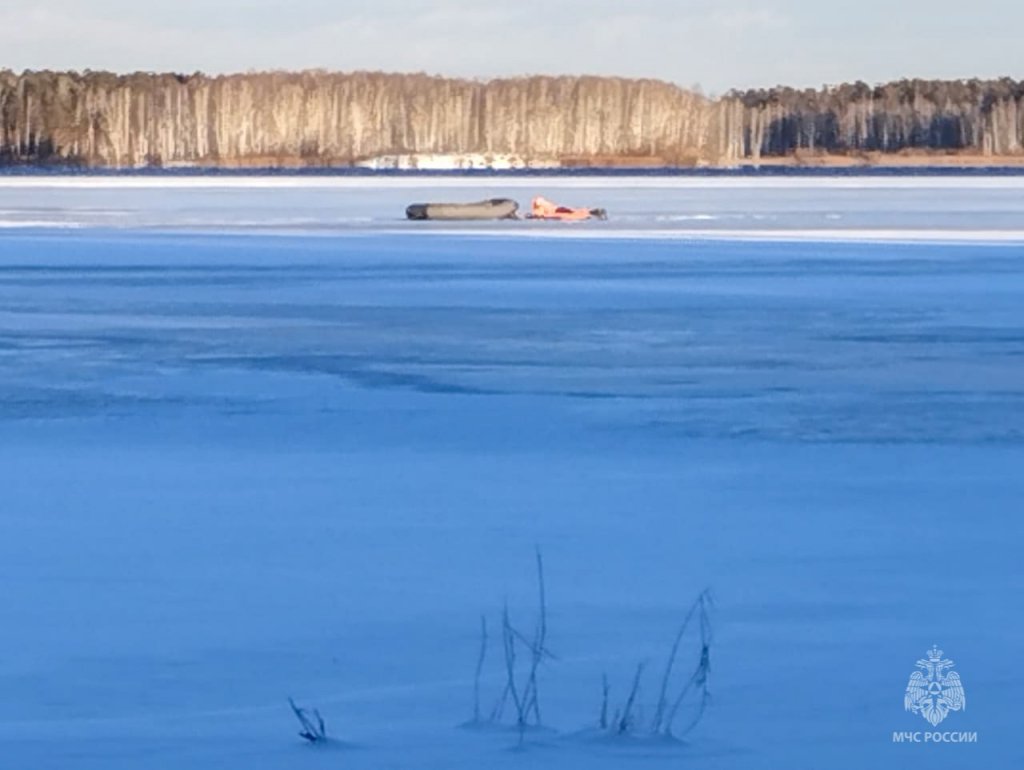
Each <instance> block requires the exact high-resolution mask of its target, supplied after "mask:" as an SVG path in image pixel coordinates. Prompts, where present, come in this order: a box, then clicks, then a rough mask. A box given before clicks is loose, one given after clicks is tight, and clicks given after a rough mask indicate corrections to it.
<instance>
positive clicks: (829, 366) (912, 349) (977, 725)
mask: <svg viewBox="0 0 1024 770" xmlns="http://www.w3.org/2000/svg"><path fill="white" fill-rule="evenodd" d="M535 193H537V194H545V195H547V196H548V197H550V198H552V199H554V200H556V201H560V202H562V201H564V202H565V203H568V204H570V205H601V206H605V207H607V208H608V209H609V213H610V216H611V219H610V221H608V222H605V223H601V222H595V223H584V224H582V225H575V226H573V225H570V226H564V225H562V226H560V225H552V224H551V223H534V222H503V223H493V224H492V223H485V224H478V225H473V226H452V225H446V226H443V227H438V226H431V225H428V226H426V227H423V226H417V225H416V224H415V223H408V222H405V221H403V220H402V219H401V217H402V211H403V209H404V207H405V205H406V204H407V203H410V202H414V201H420V200H433V199H447V200H473V199H480V198H483V197H494V196H507V197H515V198H517V199H518V200H520V202H521V203H522V204H524V205H525V204H527V202H528V200H529V198H530V196H531V195H533V194H535ZM524 236H529V237H524ZM1022 461H1024V178H1006V179H995V178H984V177H982V178H971V179H950V178H935V179H920V178H897V179H856V178H853V179H850V178H846V179H835V180H829V179H826V180H822V179H768V180H763V179H756V178H755V179H716V180H708V179H686V178H683V179H674V178H669V179H661V178H650V179H638V180H629V179H615V180H611V181H608V180H600V179H593V178H586V179H579V178H565V177H562V178H558V179H536V178H516V179H505V178H496V179H482V180H472V181H466V180H460V179H455V178H444V179H437V178H399V179H391V180H385V181H383V182H373V181H372V180H367V179H346V178H341V179H335V178H327V179H288V178H284V179H278V178H270V179H268V178H255V179H239V178H229V179H217V180H205V179H198V180H197V179H173V178H172V179H165V178H131V179H106V178H93V177H84V178H75V179H70V180H68V179H58V178H38V177H27V178H13V179H4V180H0V490H2V491H0V766H2V767H4V768H7V767H11V768H26V769H27V768H32V769H33V770H42V769H46V768H62V769H63V768H74V769H75V770H77V769H79V768H97V770H98V769H100V768H103V770H109V769H111V768H124V769H125V770H127V769H128V768H159V769H160V770H171V769H173V768H207V767H209V768H224V767H246V768H275V769H277V768H281V769H282V770H284V769H285V768H287V769H288V770H293V769H294V768H328V767H348V768H367V769H369V768H391V767H447V768H461V767H465V768H471V767H472V768H478V767H502V768H506V767H507V768H577V767H580V768H591V767H594V768H623V767H630V768H633V767H637V768H640V767H668V766H672V767H699V768H743V769H746V768H765V769H767V768H820V767H825V766H827V767H835V768H863V767H866V766H871V765H875V766H877V767H895V766H904V765H910V764H916V763H923V764H926V765H927V766H928V767H935V768H961V767H1013V766H1018V765H1020V764H1021V763H1022V762H1024V748H1022V746H1021V744H1020V743H1019V740H1018V737H1017V734H1018V732H1019V727H1018V722H1019V717H1018V712H1017V708H1016V704H1015V701H1014V699H1013V697H1012V693H1013V692H1015V690H1016V687H1017V686H1020V685H1022V684H1024V674H1021V673H1020V671H1019V669H1018V668H1017V667H1016V656H1017V655H1018V654H1019V650H1020V649H1021V647H1022V644H1024V606H1022V602H1021V600H1020V596H1021V592H1022V590H1024V572H1022V570H1021V567H1020V553H1021V549H1022V546H1024V521H1022V520H1021V517H1020V515H1019V508H1020V500H1021V499H1022V494H1024V474H1022V473H1021V472H1020V469H1021V467H1022ZM536 546H539V547H540V548H542V549H543V553H544V557H545V562H546V568H547V589H548V602H549V609H550V617H549V625H550V630H549V646H550V648H551V650H552V652H553V653H554V654H555V655H556V656H557V659H556V660H552V661H550V662H548V663H546V664H545V666H544V667H543V668H542V669H541V678H540V698H541V702H542V706H543V709H544V721H545V723H547V724H548V725H549V726H550V727H551V728H553V732H550V733H543V734H537V735H534V736H531V737H530V739H529V740H528V743H527V746H526V747H525V749H523V750H522V751H514V750H512V749H513V748H514V747H515V745H516V739H515V736H514V734H513V733H511V732H502V731H467V730H463V729H459V728H458V725H459V724H460V723H462V722H464V721H466V720H467V719H468V718H469V717H470V716H471V712H472V705H473V668H474V664H475V660H476V654H477V645H478V638H477V629H478V626H479V618H480V615H481V613H486V614H487V617H488V620H489V622H490V623H491V628H492V637H493V638H492V640H491V646H490V651H489V657H488V659H487V662H486V665H485V671H484V679H483V682H482V685H483V690H484V695H485V699H484V701H485V705H486V706H487V707H488V708H489V707H490V705H491V704H492V703H493V701H494V700H495V699H496V698H497V696H498V695H499V694H500V692H501V688H502V684H503V681H504V680H503V671H502V664H501V662H500V643H499V640H498V639H497V636H498V629H499V624H500V618H501V608H502V604H503V602H504V601H506V600H507V601H508V604H509V607H510V611H511V613H512V615H513V619H514V620H516V621H517V622H518V623H520V624H521V625H522V626H523V627H524V628H525V629H527V630H528V631H532V623H533V620H532V617H533V608H534V604H535V598H534V595H535V584H534V573H533V550H534V548H535V547H536ZM705 587H710V588H711V590H712V591H713V593H714V596H715V599H716V611H715V615H714V627H715V636H714V641H713V644H712V648H711V656H712V673H711V677H710V689H711V693H712V696H713V700H712V702H711V705H710V707H709V708H708V711H707V713H706V715H705V717H704V719H703V721H702V722H701V723H700V724H699V725H698V726H697V727H696V728H695V729H694V730H693V731H692V732H691V733H690V734H688V735H687V736H686V742H685V743H684V744H680V745H663V744H656V745H651V744H646V743H645V744H641V745H636V744H635V743H630V742H628V741H607V742H597V743H595V742H593V741H587V740H583V739H582V738H581V737H580V736H579V735H578V734H577V733H578V731H580V730H584V729H586V728H590V727H593V726H594V724H595V723H596V721H597V718H598V712H599V708H600V701H601V677H602V674H603V673H607V675H608V677H609V680H610V684H611V688H612V692H611V699H612V701H613V704H614V703H618V702H621V701H622V700H624V699H625V694H626V692H625V691H626V690H627V689H628V686H629V683H630V679H631V677H632V674H633V671H634V669H635V667H636V665H637V664H638V663H639V662H641V661H647V663H648V674H647V677H646V679H645V681H644V686H643V689H642V690H641V693H640V701H642V705H643V708H644V709H645V712H644V713H645V714H647V715H649V713H650V711H651V710H652V708H653V706H654V703H655V701H656V699H657V678H658V675H659V674H660V671H661V668H662V667H663V665H664V660H665V656H666V654H667V651H668V648H669V646H670V645H671V643H672V638H673V635H674V633H675V630H676V628H677V627H678V625H679V623H680V622H681V620H682V617H683V615H684V614H685V612H686V610H687V608H688V607H689V605H690V603H691V602H692V601H693V599H694V597H695V596H696V595H697V593H698V592H699V591H700V590H701V589H703V588H705ZM933 644H934V645H938V646H939V647H940V648H942V649H943V650H945V652H946V655H947V657H949V658H951V659H952V660H954V661H955V663H956V671H957V672H959V674H960V677H961V678H962V680H963V684H964V689H965V692H966V697H967V708H966V710H965V711H962V712H952V713H950V714H949V716H948V718H947V719H946V720H945V721H944V722H942V723H941V725H940V726H939V727H938V728H932V727H931V726H930V725H929V724H928V723H927V722H926V721H925V720H924V719H923V718H922V717H921V716H920V715H915V714H912V713H909V712H907V711H905V710H904V703H903V698H904V689H905V688H906V686H907V681H908V679H909V677H910V674H911V672H912V671H914V670H915V662H916V661H918V660H919V659H921V658H923V657H926V656H925V653H926V651H927V650H928V649H929V648H931V647H932V645H933ZM693 645H694V640H693V639H692V638H689V637H688V638H687V640H686V643H685V645H684V653H683V657H684V659H685V660H684V664H683V665H682V666H681V668H682V669H688V668H689V667H690V666H691V664H692V663H693V659H694V655H695V650H694V646H693ZM521 654H522V653H521ZM289 696H292V697H294V698H295V699H296V700H297V701H299V702H300V703H302V704H304V705H310V706H316V707H318V708H319V709H320V710H321V712H322V713H323V715H324V717H325V719H326V720H327V724H328V729H329V730H330V732H331V733H332V734H333V735H334V736H336V737H337V738H338V739H339V740H340V741H345V742H347V743H348V744H352V745H344V746H335V747H325V748H324V750H318V749H317V748H315V747H307V746H304V745H302V743H301V741H300V739H299V738H298V737H296V735H295V732H296V729H297V723H295V721H294V719H293V717H292V715H291V714H290V713H289V710H288V706H287V698H288V697H289ZM506 721H507V720H506ZM933 729H937V730H940V731H956V732H961V731H966V732H976V733H977V736H978V737H977V742H976V743H971V744H968V745H952V744H943V745H927V744H920V745H897V744H894V743H893V740H892V735H893V733H894V732H904V731H925V730H928V731H931V730H933Z"/></svg>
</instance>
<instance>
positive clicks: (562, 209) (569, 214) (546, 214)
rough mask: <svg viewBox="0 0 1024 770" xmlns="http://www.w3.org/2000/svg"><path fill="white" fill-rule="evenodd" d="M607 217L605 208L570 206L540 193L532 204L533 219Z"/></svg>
mask: <svg viewBox="0 0 1024 770" xmlns="http://www.w3.org/2000/svg"><path fill="white" fill-rule="evenodd" d="M591 217H596V218H598V219H606V218H607V214H606V213H605V210H604V209H586V208H570V207H569V206H559V205H557V204H555V203H552V202H551V201H549V200H548V199H547V198H544V197H542V196H540V195H538V196H537V197H536V198H534V199H533V201H532V202H531V204H530V218H531V219H559V220H562V221H568V222H573V221H578V220H581V219H590V218H591Z"/></svg>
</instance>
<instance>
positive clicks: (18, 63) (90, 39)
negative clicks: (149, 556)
mask: <svg viewBox="0 0 1024 770" xmlns="http://www.w3.org/2000/svg"><path fill="white" fill-rule="evenodd" d="M1021 29H1024V2H1019V1H1018V0H974V1H973V2H967V3H965V2H962V0H902V2H901V1H900V0H860V1H859V2H849V0H835V1H834V2H813V3H812V2H806V0H762V1H761V2H755V1H753V0H751V1H750V2H748V1H747V0H721V1H720V2H713V0H678V1H676V2H672V1H671V0H632V1H631V2H623V1H619V2H610V1H609V0H552V1H551V2H538V1H537V0H495V1H494V2H488V1H487V0H429V1H428V2H423V1H421V0H362V1H361V2H349V1H348V0H289V1H288V2H280V1H279V0H0V67H6V68H12V69H15V70H21V69H25V68H32V69H42V68H51V69H85V68H92V69H113V70H117V71H127V70H136V69H141V70H171V71H181V72H192V71H195V70H203V71H205V72H237V71H247V70H252V69H256V70H260V69H275V68H281V69H305V68H317V67H323V68H328V69H336V70H346V71H347V70H353V69H372V70H377V69H381V70H387V71H399V72H407V71H425V72H429V73H437V74H444V75H459V76H470V77H493V76H501V75H522V74H538V73H540V74H561V73H570V74H608V75H624V76H644V77H657V78H662V79H665V80H671V81H674V82H676V83H679V84H681V85H684V86H689V85H692V84H695V83H699V84H701V85H702V86H703V87H704V89H705V90H707V91H710V92H720V91H723V90H726V89H727V88H729V87H732V86H737V87H748V86H768V85H774V84H776V83H785V84H788V85H797V86H806V85H820V84H822V83H835V82H839V81H843V80H855V79H858V78H859V79H862V80H866V81H869V82H876V81H881V80H889V79H895V78H899V77H904V76H908V77H913V76H917V77H928V78H931V77H942V78H955V77H974V76H977V77H996V76H1001V75H1009V76H1012V77H1016V78H1021V77H1024V46H1022V44H1021V43H1020V41H1019V36H1020V30H1021Z"/></svg>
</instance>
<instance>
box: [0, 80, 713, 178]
mask: <svg viewBox="0 0 1024 770" xmlns="http://www.w3.org/2000/svg"><path fill="white" fill-rule="evenodd" d="M705 102H706V100H705V99H704V98H703V97H701V96H698V95H696V94H693V93H689V92H687V91H684V90H682V89H680V88H678V87H676V86H674V85H670V84H668V83H663V82H659V81H653V80H624V79H619V78H595V77H580V78H569V77H557V78H552V77H531V78H517V79H508V80H492V81H490V82H487V83H482V82H478V81H472V80H454V79H447V78H438V77H429V76H426V75H387V74H380V73H354V74H344V75H343V74H336V73H327V72H301V73H277V72H275V73H263V74H250V75H229V76H221V77H207V76H205V75H201V74H196V75H189V76H182V75H155V74H145V73H137V74H133V75H123V76H118V75H112V74H109V73H103V72H86V73H83V74H78V73H66V72H27V73H24V74H22V75H15V74H14V73H12V72H9V71H8V72H0V157H2V158H3V160H6V161H7V162H8V163H11V162H47V161H49V162H66V161H78V162H82V163H86V164H91V165H103V166H139V165H147V164H148V165H167V164H175V163H196V164H212V165H217V164H231V163H242V162H247V161H254V160H255V161H261V160H263V161H266V162H272V161H274V160H275V159H277V160H286V159H302V160H308V161H310V162H320V163H346V162H351V161H353V160H356V159H359V158H366V157H372V156H375V155H381V154H390V153H430V152H434V153H440V152H481V153H514V154H520V155H524V156H534V157H545V158H559V157H563V156H580V157H585V156H592V155H655V156H660V157H665V158H668V159H670V160H671V159H675V158H676V157H677V155H678V153H679V152H680V151H681V150H682V149H683V148H697V147H699V146H700V145H701V143H702V142H703V141H704V140H705V137H706V136H707V134H708V127H707V125H706V120H707V116H708V111H707V109H706V104H705Z"/></svg>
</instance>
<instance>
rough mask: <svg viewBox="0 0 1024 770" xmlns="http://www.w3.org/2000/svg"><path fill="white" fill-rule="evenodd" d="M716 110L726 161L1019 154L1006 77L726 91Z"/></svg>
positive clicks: (1017, 93) (1016, 115) (1021, 107)
mask: <svg viewBox="0 0 1024 770" xmlns="http://www.w3.org/2000/svg"><path fill="white" fill-rule="evenodd" d="M721 109H722V115H721V136H720V137H719V142H720V143H719V150H720V152H721V154H724V155H727V156H729V157H739V158H757V157H760V156H766V155H767V156H773V155H787V154H791V153H794V152H799V151H809V152H826V153H851V152H899V151H901V150H945V151H950V150H952V151H957V150H959V151H973V152H977V153H980V154H988V155H1013V154H1017V153H1020V152H1021V151H1022V149H1024V81H1016V80H1012V79H1010V78H1003V79H1001V80H951V81H947V80H900V81H898V82H894V83H887V84H885V85H880V86H869V85H868V84H866V83H861V82H858V83H851V84H843V85H840V86H834V87H829V88H822V89H821V90H813V89H808V90H798V89H793V88H771V89H766V90H752V91H742V92H737V91H733V92H731V93H729V94H728V95H727V96H726V97H725V98H724V99H723V100H722V101H721Z"/></svg>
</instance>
